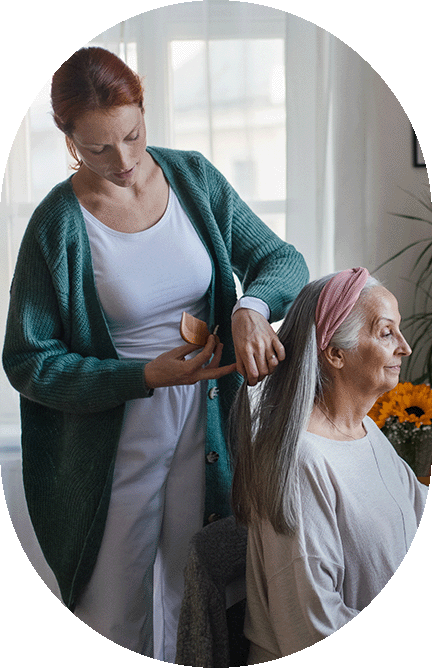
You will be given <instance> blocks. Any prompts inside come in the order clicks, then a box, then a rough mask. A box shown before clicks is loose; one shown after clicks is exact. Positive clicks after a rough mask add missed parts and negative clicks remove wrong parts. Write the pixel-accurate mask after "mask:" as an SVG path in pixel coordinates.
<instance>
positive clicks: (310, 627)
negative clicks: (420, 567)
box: [245, 417, 427, 664]
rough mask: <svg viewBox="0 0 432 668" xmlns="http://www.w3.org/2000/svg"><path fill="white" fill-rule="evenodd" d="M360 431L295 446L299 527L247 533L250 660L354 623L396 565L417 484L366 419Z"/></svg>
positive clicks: (420, 504) (418, 504)
mask: <svg viewBox="0 0 432 668" xmlns="http://www.w3.org/2000/svg"><path fill="white" fill-rule="evenodd" d="M364 426H365V429H366V431H367V435H366V436H365V437H364V438H362V439H359V440H355V441H331V440H329V439H326V438H322V437H320V436H316V435H315V434H311V433H309V432H306V433H305V434H304V435H303V437H302V439H301V442H300V444H299V493H298V501H297V508H298V530H297V532H296V534H295V535H294V536H293V537H290V536H286V535H280V534H276V533H275V532H274V530H273V528H272V527H271V525H270V524H269V523H268V522H260V523H257V525H255V526H254V527H252V528H251V529H250V531H249V538H248V558H247V572H246V577H247V599H248V610H247V613H246V622H245V634H246V636H247V637H248V638H249V639H250V640H251V651H250V655H249V663H250V664H252V663H260V662H263V661H271V660H273V659H277V658H280V657H282V656H287V655H289V654H293V653H294V652H298V651H300V650H302V649H304V648H305V647H309V646H310V645H312V644H314V643H315V642H318V641H319V640H322V639H323V638H325V637H326V636H328V635H330V634H331V633H333V632H334V631H336V630H337V629H339V628H340V627H341V626H343V625H344V624H346V622H348V621H350V620H351V619H353V617H355V616H356V615H357V614H358V613H359V612H360V611H361V610H363V608H365V607H366V606H367V605H368V604H369V603H370V602H371V601H372V599H373V598H374V597H375V596H376V595H377V594H378V593H379V592H380V591H381V589H382V588H383V587H384V585H385V584H386V583H387V582H388V580H389V579H390V578H391V576H392V575H393V573H394V572H395V571H396V569H397V568H398V566H399V565H400V563H401V561H402V559H403V558H404V556H405V554H406V553H407V550H408V548H409V546H410V544H411V541H412V539H413V538H414V534H415V532H416V530H417V527H418V524H419V522H420V518H421V515H422V512H423V508H424V504H425V501H426V495H427V487H425V486H424V485H421V484H420V483H419V482H418V480H417V478H416V477H415V475H414V473H413V472H412V470H411V469H410V468H409V467H408V465H407V464H406V463H405V462H404V461H403V460H402V459H400V458H399V456H398V455H397V454H396V452H395V450H394V448H393V447H392V445H391V444H390V443H389V441H388V440H387V438H386V437H385V436H384V435H383V434H382V432H381V431H380V430H379V429H378V427H377V426H376V425H375V423H374V422H373V421H372V420H371V419H370V418H368V417H367V418H365V420H364Z"/></svg>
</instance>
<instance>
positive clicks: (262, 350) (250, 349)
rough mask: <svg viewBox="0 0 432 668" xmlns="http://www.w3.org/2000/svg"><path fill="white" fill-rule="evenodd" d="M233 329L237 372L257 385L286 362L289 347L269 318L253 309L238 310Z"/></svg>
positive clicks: (232, 323)
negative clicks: (282, 340)
mask: <svg viewBox="0 0 432 668" xmlns="http://www.w3.org/2000/svg"><path fill="white" fill-rule="evenodd" d="M231 327H232V336H233V340H234V348H235V353H236V360H237V371H239V372H240V373H241V374H242V376H243V377H244V378H247V381H248V383H249V385H256V384H257V383H258V382H259V381H260V380H262V379H263V378H265V376H267V375H268V374H270V373H273V371H274V370H275V369H276V367H277V365H278V364H279V362H281V361H282V360H283V359H285V348H284V347H283V345H282V343H281V342H280V341H279V339H278V337H277V336H276V333H275V331H274V330H273V329H272V327H271V326H270V324H269V323H268V322H267V320H266V319H265V317H264V316H263V315H261V313H258V312H257V311H253V310H252V309H248V308H240V309H238V310H237V311H236V312H235V313H234V315H233V316H232V320H231Z"/></svg>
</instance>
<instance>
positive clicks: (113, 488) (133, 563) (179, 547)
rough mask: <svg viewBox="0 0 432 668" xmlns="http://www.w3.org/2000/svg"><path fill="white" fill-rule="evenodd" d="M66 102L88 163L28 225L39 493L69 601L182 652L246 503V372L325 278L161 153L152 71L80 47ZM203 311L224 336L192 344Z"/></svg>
mask: <svg viewBox="0 0 432 668" xmlns="http://www.w3.org/2000/svg"><path fill="white" fill-rule="evenodd" d="M51 99H52V107H53V115H54V121H55V123H56V124H57V126H58V127H59V128H60V130H61V131H62V132H63V133H64V134H65V137H66V142H67V144H68V147H69V149H70V151H71V153H72V155H73V156H74V157H75V158H76V160H77V169H76V172H75V173H74V174H73V175H72V177H71V178H69V179H67V180H66V181H64V182H63V183H60V184H59V185H57V186H56V187H55V188H54V189H53V190H52V191H51V192H50V193H49V194H48V195H47V197H46V198H45V200H44V201H43V202H42V203H41V204H40V205H39V207H38V208H37V209H36V211H35V212H34V214H33V216H32V219H31V221H30V223H29V225H28V228H27V230H26V233H25V235H24V239H23V242H22V246H21V250H20V253H19V257H18V262H17V267H16V272H15V277H14V281H13V286H12V291H11V303H10V311H9V317H8V325H7V333H6V340H5V349H4V365H5V369H6V372H7V374H8V376H9V379H10V381H11V383H12V384H13V385H14V387H15V388H16V389H17V390H18V391H19V392H20V394H21V416H22V447H23V470H24V484H25V490H26V498H27V503H28V506H29V511H30V515H31V518H32V522H33V525H34V528H35V531H36V535H37V537H38V539H39V542H40V544H41V547H42V550H43V552H44V554H45V557H46V559H47V561H48V563H49V564H50V566H51V568H52V570H53V571H54V573H55V575H56V577H57V580H58V583H59V586H60V590H61V593H62V597H63V600H64V602H65V604H66V605H67V606H68V607H69V608H70V609H71V610H73V611H74V612H75V614H76V615H77V616H78V617H80V619H82V620H83V621H85V622H86V623H87V624H88V625H89V626H91V627H92V628H93V629H95V630H96V631H98V632H99V633H101V634H102V635H104V636H106V637H107V638H109V639H110V640H112V641H114V642H116V643H118V644H120V645H122V646H124V647H126V648H128V649H130V650H133V651H136V652H140V653H143V654H145V655H147V656H151V657H155V658H157V659H160V660H165V661H170V662H174V658H175V643H176V628H177V616H178V611H179V607H180V603H181V598H182V592H183V564H184V560H185V556H186V550H187V546H188V542H189V539H190V537H191V536H192V535H193V534H194V533H195V532H196V531H197V530H198V529H199V528H200V527H201V526H202V524H203V521H204V522H205V523H206V522H209V521H212V520H213V519H215V518H217V517H218V516H224V515H227V514H229V513H230V506H229V490H230V484H231V471H230V467H229V460H228V455H227V450H226V445H225V440H224V424H225V421H226V416H227V413H228V411H229V409H230V406H231V402H232V398H233V396H234V395H235V393H236V390H237V388H238V386H239V378H240V376H239V374H235V373H233V372H234V371H235V370H236V369H237V371H239V372H240V373H241V374H243V375H244V376H245V377H247V378H248V381H249V383H250V384H252V385H254V384H255V383H257V381H258V380H259V379H260V378H263V377H264V376H265V375H266V374H268V373H270V372H272V371H273V369H274V368H275V367H276V366H277V364H278V362H279V361H280V360H282V359H283V356H284V349H283V346H282V345H281V344H280V342H279V340H278V338H277V336H276V334H275V332H274V331H273V329H272V327H271V326H270V323H269V320H277V319H280V318H282V317H283V316H284V315H285V313H286V311H287V309H288V307H289V305H290V303H291V302H292V301H293V299H294V298H295V297H296V295H297V294H298V292H299V290H300V289H301V288H302V287H303V285H304V284H305V282H306V281H307V269H306V265H305V263H304V260H303V258H302V256H301V255H300V254H299V253H298V252H297V251H296V250H295V249H294V248H293V246H291V245H289V244H287V243H285V242H283V241H282V240H281V239H280V238H278V237H277V236H276V235H275V234H274V233H273V232H272V231H271V230H269V229H268V228H267V227H266V226H265V225H264V224H263V223H262V222H261V221H260V220H259V219H258V218H257V217H256V216H255V215H254V214H253V213H252V211H251V210H250V209H249V208H248V207H247V206H246V204H245V203H244V202H243V201H242V200H241V199H240V197H239V196H238V194H237V193H236V192H235V191H234V189H233V188H232V187H231V186H230V184H229V183H228V182H227V181H226V179H225V178H224V177H223V176H222V174H220V172H218V171H217V170H216V169H215V168H214V167H213V165H211V164H210V163H209V162H208V161H207V160H206V159H205V158H204V157H203V156H202V155H200V154H199V153H196V152H192V151H174V150H170V149H166V148H157V147H150V146H147V139H146V125H145V116H144V101H143V90H142V86H141V81H140V78H139V77H138V76H137V75H136V74H135V73H134V72H132V70H130V68H129V67H127V66H126V64H125V63H124V62H123V61H122V60H121V59H120V58H118V57H117V56H115V55H114V54H112V53H110V52H109V51H106V50H105V49H101V48H98V47H90V48H85V49H80V50H79V51H77V52H76V53H74V54H73V55H72V56H71V57H70V58H69V59H68V60H67V61H66V62H65V63H63V65H62V66H61V67H60V68H59V70H58V71H57V72H56V73H55V74H54V76H53V80H52V88H51ZM233 272H234V273H235V274H236V275H237V276H238V277H239V279H240V281H241V282H242V285H243V289H244V295H243V297H242V298H241V301H240V302H239V303H237V304H236V301H237V296H236V290H235V283H234V278H233ZM233 309H235V312H233ZM183 311H187V312H188V313H189V314H191V315H192V316H195V317H198V318H199V319H202V320H205V321H206V322H207V324H208V326H209V329H210V331H213V330H214V328H215V326H217V325H218V326H219V331H218V335H219V337H220V341H221V343H220V342H218V340H217V339H216V338H215V337H214V336H212V335H210V336H209V338H208V341H207V344H206V345H205V347H203V348H202V349H201V350H198V348H197V347H196V346H194V345H191V344H185V343H184V341H182V339H181V336H180V333H179V326H180V319H181V315H182V312H183ZM222 344H223V346H224V347H222ZM219 364H221V365H222V366H219ZM153 612H154V614H153Z"/></svg>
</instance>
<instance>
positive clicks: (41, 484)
mask: <svg viewBox="0 0 432 668" xmlns="http://www.w3.org/2000/svg"><path fill="white" fill-rule="evenodd" d="M147 150H148V152H149V153H150V155H152V156H153V158H154V159H155V160H156V162H157V163H158V164H159V165H160V166H161V168H162V170H163V172H164V174H165V176H166V178H167V180H168V182H169V183H170V185H171V187H172V188H173V190H174V192H175V193H176V195H177V196H178V198H179V200H180V202H181V204H182V206H183V208H184V209H185V211H186V212H187V214H188V216H189V218H190V219H191V221H192V223H193V224H194V226H195V228H196V230H197V232H198V234H199V236H200V238H201V240H202V242H203V243H204V245H205V247H206V249H207V251H208V253H209V255H210V258H211V261H212V280H211V285H210V288H209V291H208V299H209V307H210V308H209V312H210V316H209V323H208V324H209V326H210V330H212V329H213V327H214V326H215V325H216V324H218V325H219V331H218V334H219V336H220V338H221V340H222V341H223V343H224V344H225V345H224V353H223V358H222V361H221V364H227V363H231V362H232V361H234V349H233V343H232V338H231V327H230V323H231V310H232V308H233V305H234V304H235V302H236V299H237V296H236V290H235V284H234V280H233V271H234V272H235V273H236V275H237V276H238V277H239V279H240V281H241V282H242V287H243V289H244V293H245V294H246V295H249V296H254V297H259V298H260V299H262V300H264V301H265V302H266V303H267V304H268V305H269V307H270V311H271V318H272V321H273V320H279V319H281V318H282V317H283V316H284V315H285V313H286V311H287V309H288V307H289V305H290V303H291V302H292V300H293V299H294V298H295V297H296V295H297V293H298V292H299V290H300V289H301V288H302V286H303V285H304V284H305V283H306V282H307V280H308V271H307V268H306V265H305V262H304V260H303V257H302V256H301V255H300V254H299V253H298V252H297V251H296V250H295V249H294V248H293V247H292V246H291V245H289V244H287V243H285V242H282V241H281V240H280V239H279V237H277V236H276V235H275V234H273V232H271V231H270V230H269V229H268V228H267V227H266V226H265V225H264V224H263V223H262V222H261V221H260V220H259V219H258V218H257V217H256V216H255V215H254V214H253V213H252V211H251V210H250V209H249V208H248V207H247V206H246V204H245V203H244V202H242V200H241V199H240V198H239V196H238V195H237V193H236V192H235V191H234V190H233V188H232V187H231V186H230V185H229V183H228V182H227V181H226V179H225V178H224V177H223V176H222V175H221V174H220V173H219V172H218V171H217V170H216V169H215V168H214V167H213V166H212V165H211V164H210V163H209V162H208V161H207V160H206V159H205V158H204V157H203V156H202V155H200V154H199V153H196V152H189V151H188V152H186V151H174V150H169V149H162V148H154V147H149V148H148V149H147ZM3 364H4V368H5V371H6V373H7V375H8V377H9V380H10V382H11V383H12V385H13V386H14V387H15V388H16V389H17V390H18V392H19V393H20V395H21V425H22V456H23V477H24V487H25V493H26V499H27V504H28V508H29V513H30V516H31V519H32V523H33V526H34V529H35V532H36V535H37V538H38V540H39V543H40V545H41V548H42V551H43V553H44V555H45V558H46V560H47V562H48V564H49V565H50V567H51V568H52V570H53V572H54V574H55V576H56V578H57V580H58V583H59V587H60V591H61V594H62V597H63V600H64V602H65V604H66V605H67V606H68V607H69V608H70V609H71V610H73V609H74V607H75V604H76V601H77V598H78V597H79V595H80V592H81V591H82V590H83V587H84V586H85V585H86V583H87V582H88V580H89V578H90V576H91V573H92V570H93V568H94V564H95V561H96V557H97V554H98V550H99V547H100V543H101V539H102V535H103V531H104V526H105V521H106V516H107V510H108V503H109V498H110V492H111V483H112V475H113V468H114V463H115V458H116V449H117V444H118V440H119V435H120V430H121V427H122V419H123V411H124V405H125V402H126V401H128V400H131V399H137V398H141V397H142V398H145V397H148V401H151V394H152V393H151V392H149V391H148V390H146V389H145V387H144V384H143V369H144V365H145V360H142V359H136V360H125V359H119V358H118V356H117V353H116V350H115V348H114V345H113V342H112V339H111V337H110V333H109V330H108V327H107V324H106V321H105V318H104V314H103V312H102V309H101V306H100V303H99V300H98V296H97V291H96V287H95V281H94V275H93V270H92V261H91V251H90V245H89V240H88V236H87V232H86V227H85V223H84V219H83V216H82V213H81V209H80V206H79V203H78V200H77V198H76V196H75V194H74V192H73V189H72V185H71V180H70V179H68V180H66V181H64V182H62V183H60V184H59V185H57V186H56V187H55V188H53V190H52V191H51V192H50V193H49V194H48V195H47V197H46V198H45V199H44V200H43V201H42V202H41V204H40V205H39V206H38V207H37V209H36V210H35V212H34V214H33V215H32V217H31V220H30V222H29V225H28V227H27V230H26V232H25V234H24V237H23V241H22V244H21V248H20V252H19V256H18V261H17V266H16V270H15V275H14V279H13V282H12V287H11V299H10V308H9V315H8V321H7V331H6V338H5V345H4V351H3ZM240 382H241V377H240V376H239V374H237V373H234V374H231V375H230V376H226V377H225V378H223V379H221V380H220V381H218V382H217V383H216V381H211V382H210V383H209V390H211V388H212V387H215V386H216V385H217V386H218V389H219V393H217V392H215V391H213V392H210V391H209V394H208V400H207V403H208V406H207V411H208V412H207V441H208V443H207V453H208V452H210V451H212V452H216V453H218V455H219V458H218V459H217V461H214V459H216V458H215V457H209V458H208V459H209V463H208V465H207V466H206V471H207V474H206V514H205V518H204V520H206V519H207V518H208V517H209V516H210V515H211V514H215V515H216V516H217V515H220V516H225V515H228V514H230V507H229V488H230V482H231V471H230V461H229V456H228V453H227V448H226V444H225V440H224V425H225V423H226V419H227V415H228V412H229V408H230V405H231V403H232V400H233V397H234V395H235V393H236V391H237V389H238V387H239V385H240ZM210 462H213V463H210Z"/></svg>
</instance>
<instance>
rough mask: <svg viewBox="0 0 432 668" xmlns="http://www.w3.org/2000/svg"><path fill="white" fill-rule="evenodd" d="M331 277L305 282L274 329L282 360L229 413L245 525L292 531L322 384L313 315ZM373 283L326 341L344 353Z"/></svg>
mask: <svg viewBox="0 0 432 668" xmlns="http://www.w3.org/2000/svg"><path fill="white" fill-rule="evenodd" d="M332 276H334V274H331V275H329V276H326V277H324V278H320V279H318V280H316V281H312V282H311V283H309V284H308V285H306V286H305V287H304V288H303V290H302V291H301V292H300V293H299V295H298V297H297V299H296V300H295V301H294V303H293V304H292V306H291V308H290V310H289V312H288V315H287V316H286V318H285V320H284V322H283V324H282V326H281V327H280V329H279V331H278V336H279V339H280V341H281V342H282V344H283V345H284V347H285V354H286V357H285V360H284V361H283V362H280V363H279V365H278V366H277V368H276V370H275V371H274V372H273V374H271V375H270V376H267V377H266V378H265V380H264V381H263V382H262V384H261V386H260V388H259V390H258V392H257V393H256V396H255V397H251V393H250V391H248V387H247V384H246V382H245V383H244V384H243V386H242V387H241V388H240V390H239V392H238V394H237V397H236V401H235V402H234V406H233V409H232V413H231V419H230V443H231V448H232V452H233V457H234V460H235V470H234V478H233V486H232V506H233V512H234V514H235V516H236V517H237V519H238V520H239V521H240V522H242V523H243V524H246V525H249V524H250V523H251V521H252V519H253V518H254V517H255V518H256V517H258V518H261V519H267V520H268V521H269V522H270V523H271V524H272V526H273V528H274V529H275V531H276V532H278V533H288V534H293V533H294V532H295V529H296V523H297V518H296V509H295V492H296V479H297V468H296V463H297V445H298V441H299V436H300V434H301V432H302V431H304V430H305V429H306V428H307V425H308V422H309V419H310V415H311V413H312V409H313V405H314V401H315V399H316V398H317V397H320V395H321V393H322V388H323V386H324V385H325V384H326V383H327V379H326V377H325V374H324V372H323V369H322V366H321V363H320V360H319V356H318V349H317V342H316V329H315V310H316V306H317V302H318V297H319V294H320V292H321V290H322V289H323V287H324V285H325V284H326V283H327V282H328V281H329V280H330V279H331V278H332ZM377 285H379V282H378V281H377V280H376V279H375V278H372V277H369V278H368V280H367V282H366V285H365V286H364V288H363V290H362V292H361V294H360V297H359V299H358V301H357V303H356V304H355V306H354V308H353V309H352V311H351V313H350V314H349V316H348V317H347V318H346V319H345V321H344V322H343V323H342V324H341V325H340V327H339V328H338V329H337V330H336V332H335V334H334V335H333V337H332V340H331V342H330V344H331V345H334V346H336V347H338V348H340V349H342V350H348V349H352V348H355V347H356V345H357V343H358V335H359V332H360V329H361V327H362V325H363V323H364V322H365V314H364V309H363V308H362V301H363V299H362V297H363V295H364V293H365V292H366V291H368V290H369V289H370V288H373V287H375V286H377Z"/></svg>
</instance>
